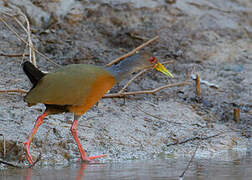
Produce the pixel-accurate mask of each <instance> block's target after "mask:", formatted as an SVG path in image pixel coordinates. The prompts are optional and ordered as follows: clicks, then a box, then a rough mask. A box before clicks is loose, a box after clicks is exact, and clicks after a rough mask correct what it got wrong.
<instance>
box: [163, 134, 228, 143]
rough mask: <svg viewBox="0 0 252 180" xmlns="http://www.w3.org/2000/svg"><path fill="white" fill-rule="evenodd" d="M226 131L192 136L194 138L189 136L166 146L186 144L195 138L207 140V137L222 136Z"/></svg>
mask: <svg viewBox="0 0 252 180" xmlns="http://www.w3.org/2000/svg"><path fill="white" fill-rule="evenodd" d="M226 132H227V131H226ZM226 132H225V131H222V132H219V133H217V134H215V135H212V136H207V137H199V136H195V137H192V138H188V139H185V140H183V141H177V142H174V143H170V144H167V145H166V146H167V147H168V146H174V145H178V144H185V143H187V142H190V141H195V140H207V139H210V138H213V137H217V136H220V135H222V134H224V133H226Z"/></svg>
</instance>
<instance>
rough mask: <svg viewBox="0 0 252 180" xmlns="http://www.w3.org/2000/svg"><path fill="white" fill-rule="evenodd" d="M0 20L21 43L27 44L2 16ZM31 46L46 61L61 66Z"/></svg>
mask: <svg viewBox="0 0 252 180" xmlns="http://www.w3.org/2000/svg"><path fill="white" fill-rule="evenodd" d="M0 21H2V22H3V23H4V25H5V26H6V27H7V28H8V29H9V30H10V31H11V32H13V33H14V34H15V35H16V37H17V38H18V39H19V40H20V41H22V42H23V43H25V44H26V45H28V46H29V43H28V42H26V41H25V40H24V39H23V38H21V37H20V36H19V34H18V33H17V32H16V31H15V30H14V29H13V28H12V27H10V26H9V25H8V23H7V22H6V21H5V20H4V19H3V18H1V17H0ZM31 48H32V49H33V50H34V51H35V52H36V53H38V54H39V55H40V56H42V57H43V58H45V59H46V60H47V61H49V62H51V63H53V64H54V65H56V66H58V67H61V66H60V65H59V64H57V63H56V62H54V61H53V60H51V59H50V58H48V57H47V56H45V55H44V54H43V53H41V52H40V51H38V50H37V49H36V48H34V47H31Z"/></svg>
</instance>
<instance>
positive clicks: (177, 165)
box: [0, 153, 252, 180]
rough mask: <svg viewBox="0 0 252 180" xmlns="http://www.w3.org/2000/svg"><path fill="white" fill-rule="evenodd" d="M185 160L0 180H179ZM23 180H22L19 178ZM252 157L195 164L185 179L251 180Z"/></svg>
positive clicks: (19, 172) (15, 172) (81, 167)
mask: <svg viewBox="0 0 252 180" xmlns="http://www.w3.org/2000/svg"><path fill="white" fill-rule="evenodd" d="M187 162H188V160H174V159H169V160H156V161H130V162H120V163H105V164H85V163H80V164H74V165H73V166H70V167H64V168H58V169H57V168H51V169H50V168H42V169H35V168H33V169H12V168H11V169H8V170H1V171H0V179H1V180H14V179H24V180H37V179H38V180H50V179H55V180H69V179H71V180H72V179H75V180H87V179H99V180H103V179H112V180H113V179H144V180H154V179H178V177H179V176H180V174H181V173H182V172H183V170H184V168H185V167H186V165H187ZM22 177H23V178H22ZM251 177H252V157H251V153H247V155H246V156H244V157H243V158H240V159H235V160H233V161H215V160H196V159H195V160H194V162H193V163H192V164H191V166H190V168H189V169H188V171H187V172H186V174H185V179H189V180H190V179H191V180H195V179H198V180H201V179H211V180H215V179H216V180H217V179H221V180H237V179H251Z"/></svg>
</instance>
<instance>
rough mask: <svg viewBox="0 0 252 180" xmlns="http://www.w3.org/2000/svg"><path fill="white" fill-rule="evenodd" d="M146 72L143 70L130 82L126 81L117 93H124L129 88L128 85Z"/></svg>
mask: <svg viewBox="0 0 252 180" xmlns="http://www.w3.org/2000/svg"><path fill="white" fill-rule="evenodd" d="M148 70H149V69H144V70H142V71H140V72H139V73H137V74H136V75H135V76H134V77H133V78H132V79H130V80H129V81H128V83H127V84H126V85H125V86H124V87H123V88H122V89H121V90H120V91H119V93H122V92H124V91H125V90H126V89H127V87H129V85H130V84H131V83H132V82H133V81H134V80H135V79H136V78H137V77H139V76H141V75H142V74H144V73H145V72H147V71H148Z"/></svg>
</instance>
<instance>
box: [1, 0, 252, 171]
mask: <svg viewBox="0 0 252 180" xmlns="http://www.w3.org/2000/svg"><path fill="white" fill-rule="evenodd" d="M168 2H169V1H151V0H146V1H144V2H142V1H136V2H135V1H130V0H127V1H119V2H116V3H115V2H112V1H109V0H99V1H95V2H91V1H90V2H89V1H75V0H71V1H64V0H61V1H48V2H42V1H36V0H35V1H28V0H22V1H20V0H19V1H18V0H10V1H8V3H6V4H4V3H3V2H0V8H1V12H2V11H4V12H6V11H8V10H9V8H11V7H19V8H20V9H21V10H22V11H24V12H25V13H26V15H27V17H28V18H29V20H30V22H31V29H32V32H33V33H32V39H33V42H34V44H35V47H36V48H37V49H38V50H39V51H41V52H42V53H43V54H45V55H46V56H48V57H50V58H51V59H53V60H55V61H56V62H57V63H58V64H61V65H66V64H70V63H92V64H97V65H104V64H106V63H108V62H110V61H111V60H113V59H115V58H116V57H118V56H121V55H123V54H124V53H126V52H128V51H130V50H132V49H133V48H135V47H136V46H138V45H140V44H142V43H143V42H145V41H146V40H148V39H150V38H152V37H154V36H155V35H159V36H160V38H159V40H158V41H157V42H155V43H152V44H151V45H150V46H148V47H146V48H145V49H146V50H149V51H151V52H153V54H154V55H155V56H156V57H157V58H159V59H160V60H161V61H162V62H165V61H168V60H171V59H172V60H174V63H173V64H170V65H168V66H167V67H168V69H170V70H171V72H172V73H173V74H174V75H175V76H176V77H175V78H174V79H169V78H167V77H164V76H163V75H161V74H160V73H156V72H155V71H150V72H148V73H146V74H145V75H144V76H142V77H141V78H138V79H137V80H136V82H134V83H133V84H132V85H131V86H130V87H129V88H128V91H135V90H142V89H152V88H155V87H159V86H161V85H165V84H170V83H175V82H183V81H184V80H187V81H188V82H189V85H188V86H184V87H173V88H170V89H166V90H163V91H161V92H159V93H156V94H155V95H139V96H131V97H129V98H126V99H125V101H124V100H123V99H102V100H101V101H100V102H99V103H98V105H97V106H95V107H93V108H92V109H90V110H89V111H88V112H87V113H86V114H85V115H84V116H83V117H82V118H81V121H80V123H79V126H78V136H79V138H80V140H81V143H82V144H83V147H84V148H85V149H87V152H88V154H90V155H98V154H107V155H108V156H107V157H106V158H105V159H102V160H101V161H102V162H107V161H122V160H133V159H140V160H142V159H168V158H179V157H184V156H185V157H189V156H191V154H192V152H193V151H194V150H195V148H196V146H197V144H198V142H199V141H198V140H197V139H195V137H201V136H202V137H203V138H205V137H210V136H213V135H216V134H218V133H219V132H225V133H223V134H222V135H220V136H217V137H212V138H208V139H206V140H202V141H201V142H200V147H199V149H198V151H197V154H196V158H218V159H220V158H221V159H224V160H229V159H233V158H237V156H242V154H243V153H245V152H246V151H251V124H252V115H251V113H252V111H251V109H252V108H251V107H252V101H251V92H252V38H251V37H252V19H251V18H252V14H251V13H252V12H251V7H252V3H251V2H250V1H249V0H247V1H246V0H236V1H225V2H219V1H218V0H214V1H211V2H209V1H204V0H203V1H184V0H180V1H177V2H175V3H172V4H170V3H168ZM8 12H9V11H8ZM12 13H13V11H12ZM34 13H35V14H34ZM1 17H4V18H5V20H6V21H7V22H8V24H10V25H11V27H13V28H14V29H15V30H16V31H17V32H18V33H19V34H21V37H23V38H26V34H25V33H24V31H23V30H22V29H21V28H20V26H19V25H18V24H17V23H16V22H15V21H14V19H13V18H10V17H8V16H6V15H3V14H1ZM0 47H1V48H0V53H1V54H22V53H23V52H24V51H25V52H28V51H27V49H25V44H24V43H22V42H20V41H19V40H18V39H17V38H16V36H15V35H14V34H13V33H12V32H10V30H8V29H7V28H6V26H4V24H3V23H0ZM21 59H22V57H6V56H2V55H1V56H0V90H3V89H17V88H22V89H26V90H28V89H29V88H30V86H31V85H30V84H29V82H28V79H27V78H26V77H25V75H24V73H23V72H22V69H21V67H20V64H21V61H22V60H21ZM26 59H27V58H26ZM37 63H38V66H39V67H40V69H41V70H45V71H52V70H53V69H55V68H56V67H55V66H54V65H52V64H51V63H50V62H48V61H46V60H45V59H43V58H42V57H40V56H37ZM196 73H199V74H200V77H201V78H202V80H204V81H206V83H204V82H202V85H201V88H202V94H201V96H202V97H201V98H199V97H196V96H195V82H194V80H193V77H194V76H195V74H196ZM126 82H127V80H124V81H123V82H121V83H120V84H119V85H116V86H115V87H114V88H113V89H112V90H111V92H116V91H118V90H119V89H120V88H121V87H122V86H123V85H124V84H125V83H126ZM211 84H212V85H211ZM23 95H24V94H18V93H8V94H7V93H1V94H0V134H3V135H4V137H5V139H6V152H7V154H6V158H5V159H6V160H8V161H13V162H18V161H19V162H20V161H21V162H22V161H23V160H25V158H24V156H23V142H24V141H25V140H26V138H27V136H28V134H29V133H30V131H31V129H32V127H33V124H34V121H35V119H36V118H37V116H38V115H40V114H41V113H42V111H43V110H44V106H43V105H36V106H34V107H31V108H29V107H27V106H26V104H25V103H24V102H23ZM234 108H240V110H241V119H240V122H239V123H235V122H234V121H233V109H234ZM72 120H73V117H72V115H71V114H62V115H54V116H49V117H47V118H46V119H45V123H44V124H43V125H42V126H41V127H40V128H39V130H38V132H37V134H36V136H35V137H34V139H33V143H32V146H31V152H32V155H33V156H34V158H36V157H37V156H38V155H39V152H40V151H42V160H41V161H40V162H39V163H38V165H42V166H47V165H53V166H54V165H65V164H68V163H72V162H73V161H76V160H77V158H78V157H79V154H78V149H77V146H76V145H75V143H74V140H73V138H72V136H71V133H70V131H69V129H70V126H71V123H72ZM173 122H176V123H180V124H175V123H173ZM190 139H191V140H190ZM187 140H188V141H187ZM184 141H185V143H183V142H184ZM3 154H4V152H3V138H2V137H1V136H0V157H1V158H2V159H3ZM25 162H26V161H25Z"/></svg>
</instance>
